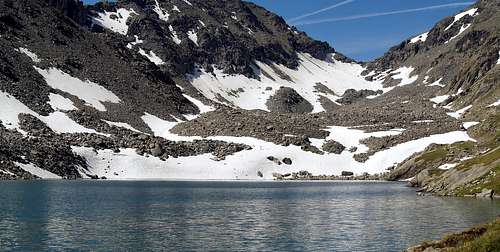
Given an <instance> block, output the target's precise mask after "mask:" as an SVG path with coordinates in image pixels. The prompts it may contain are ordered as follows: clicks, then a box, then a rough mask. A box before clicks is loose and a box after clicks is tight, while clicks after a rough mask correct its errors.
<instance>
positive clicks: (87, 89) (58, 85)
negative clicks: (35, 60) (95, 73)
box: [34, 67, 120, 111]
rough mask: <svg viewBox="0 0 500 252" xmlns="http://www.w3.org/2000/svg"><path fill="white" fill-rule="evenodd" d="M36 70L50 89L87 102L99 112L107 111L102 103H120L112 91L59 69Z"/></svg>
mask: <svg viewBox="0 0 500 252" xmlns="http://www.w3.org/2000/svg"><path fill="white" fill-rule="evenodd" d="M34 68H35V69H36V70H37V71H38V73H40V74H41V75H42V76H43V77H44V78H45V81H46V82H47V84H48V85H49V86H50V87H52V88H54V89H59V90H61V91H63V92H66V93H69V94H72V95H74V96H76V97H78V98H80V99H81V100H83V101H85V102H86V105H89V106H92V107H94V108H95V109H97V110H99V111H106V107H105V106H104V104H102V103H101V102H112V103H119V102H120V98H118V97H117V96H116V95H115V94H113V93H112V92H111V91H109V90H107V89H106V88H104V87H102V86H100V85H99V84H96V83H94V82H91V81H89V80H87V81H81V80H79V79H77V78H74V77H72V76H70V75H69V74H66V73H64V72H63V71H61V70H59V69H57V68H49V69H47V70H43V69H41V68H38V67H34Z"/></svg>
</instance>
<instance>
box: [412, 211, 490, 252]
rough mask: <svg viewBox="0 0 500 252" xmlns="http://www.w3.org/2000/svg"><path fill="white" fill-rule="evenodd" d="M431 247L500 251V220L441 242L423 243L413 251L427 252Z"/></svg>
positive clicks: (481, 251)
mask: <svg viewBox="0 0 500 252" xmlns="http://www.w3.org/2000/svg"><path fill="white" fill-rule="evenodd" d="M431 247H432V248H435V249H442V250H443V251H453V252H469V251H476V252H490V251H500V218H497V219H496V220H495V221H493V222H491V223H488V224H483V225H479V226H477V227H473V228H471V229H469V230H466V231H464V232H462V233H455V234H450V235H447V236H445V237H444V238H443V239H442V240H440V241H436V242H423V243H422V244H421V245H420V246H419V247H418V248H416V249H414V250H413V251H416V252H420V251H425V250H426V249H427V248H431Z"/></svg>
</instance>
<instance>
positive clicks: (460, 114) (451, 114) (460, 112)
mask: <svg viewBox="0 0 500 252" xmlns="http://www.w3.org/2000/svg"><path fill="white" fill-rule="evenodd" d="M470 108H472V105H469V106H467V107H465V108H463V109H460V110H457V111H455V112H449V113H446V114H447V115H449V116H451V117H453V118H455V119H458V118H460V117H461V116H462V115H463V114H464V113H465V112H467V110H469V109H470Z"/></svg>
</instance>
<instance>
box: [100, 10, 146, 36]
mask: <svg viewBox="0 0 500 252" xmlns="http://www.w3.org/2000/svg"><path fill="white" fill-rule="evenodd" d="M132 14H135V15H137V13H136V12H135V11H134V10H133V9H125V8H120V9H117V10H116V12H108V11H104V13H101V12H99V13H97V15H98V17H92V20H93V22H94V23H96V24H98V25H100V26H102V27H104V28H107V29H109V30H112V31H114V32H116V33H119V34H122V35H127V33H128V25H127V20H128V19H129V17H130V16H132Z"/></svg>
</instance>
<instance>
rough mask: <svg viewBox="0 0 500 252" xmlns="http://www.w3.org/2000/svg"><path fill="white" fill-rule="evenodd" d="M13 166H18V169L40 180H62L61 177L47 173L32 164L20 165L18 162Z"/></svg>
mask: <svg viewBox="0 0 500 252" xmlns="http://www.w3.org/2000/svg"><path fill="white" fill-rule="evenodd" d="M14 164H15V165H16V166H18V167H19V168H21V169H23V170H25V171H27V172H29V173H31V174H33V175H35V176H37V177H39V178H41V179H62V178H61V176H59V175H56V174H54V173H52V172H49V171H46V170H44V169H42V168H40V167H38V166H36V165H34V164H31V163H29V164H22V163H18V162H14Z"/></svg>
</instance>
